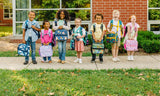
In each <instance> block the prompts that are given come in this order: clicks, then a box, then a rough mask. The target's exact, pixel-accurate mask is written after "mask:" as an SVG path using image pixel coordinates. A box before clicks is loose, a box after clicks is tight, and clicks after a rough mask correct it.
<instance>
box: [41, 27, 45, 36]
mask: <svg viewBox="0 0 160 96" xmlns="http://www.w3.org/2000/svg"><path fill="white" fill-rule="evenodd" d="M41 32H42V38H43V37H44V29H42V31H41Z"/></svg>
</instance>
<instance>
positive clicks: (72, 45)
mask: <svg viewBox="0 0 160 96" xmlns="http://www.w3.org/2000/svg"><path fill="white" fill-rule="evenodd" d="M70 49H71V50H74V49H75V40H74V38H72V39H71V40H70Z"/></svg>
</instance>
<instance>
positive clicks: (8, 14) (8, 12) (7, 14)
mask: <svg viewBox="0 0 160 96" xmlns="http://www.w3.org/2000/svg"><path fill="white" fill-rule="evenodd" d="M12 17H13V15H12V8H10V6H6V5H4V6H3V18H4V19H12Z"/></svg>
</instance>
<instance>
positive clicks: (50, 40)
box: [49, 30, 53, 43]
mask: <svg viewBox="0 0 160 96" xmlns="http://www.w3.org/2000/svg"><path fill="white" fill-rule="evenodd" d="M52 38H53V32H52V30H51V37H50V39H49V43H51V42H52Z"/></svg>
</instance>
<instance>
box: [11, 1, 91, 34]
mask: <svg viewBox="0 0 160 96" xmlns="http://www.w3.org/2000/svg"><path fill="white" fill-rule="evenodd" d="M91 2H92V0H15V1H14V4H13V7H14V8H13V9H14V10H13V13H14V16H15V17H14V19H15V21H13V26H15V29H13V30H14V31H13V33H14V35H21V34H22V28H21V26H22V23H23V22H24V21H25V20H27V19H28V12H29V11H30V10H33V11H35V12H36V17H35V20H37V21H38V22H39V24H40V25H42V22H43V20H45V19H48V20H49V21H50V22H53V21H54V19H55V16H56V12H57V11H58V10H59V9H62V8H64V9H65V10H67V11H68V12H69V14H70V23H71V28H73V26H75V25H74V19H75V18H77V17H79V18H81V19H82V26H83V27H84V28H85V29H86V30H88V29H89V26H90V24H91V23H92V8H91V4H92V3H91ZM51 25H52V23H51Z"/></svg>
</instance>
